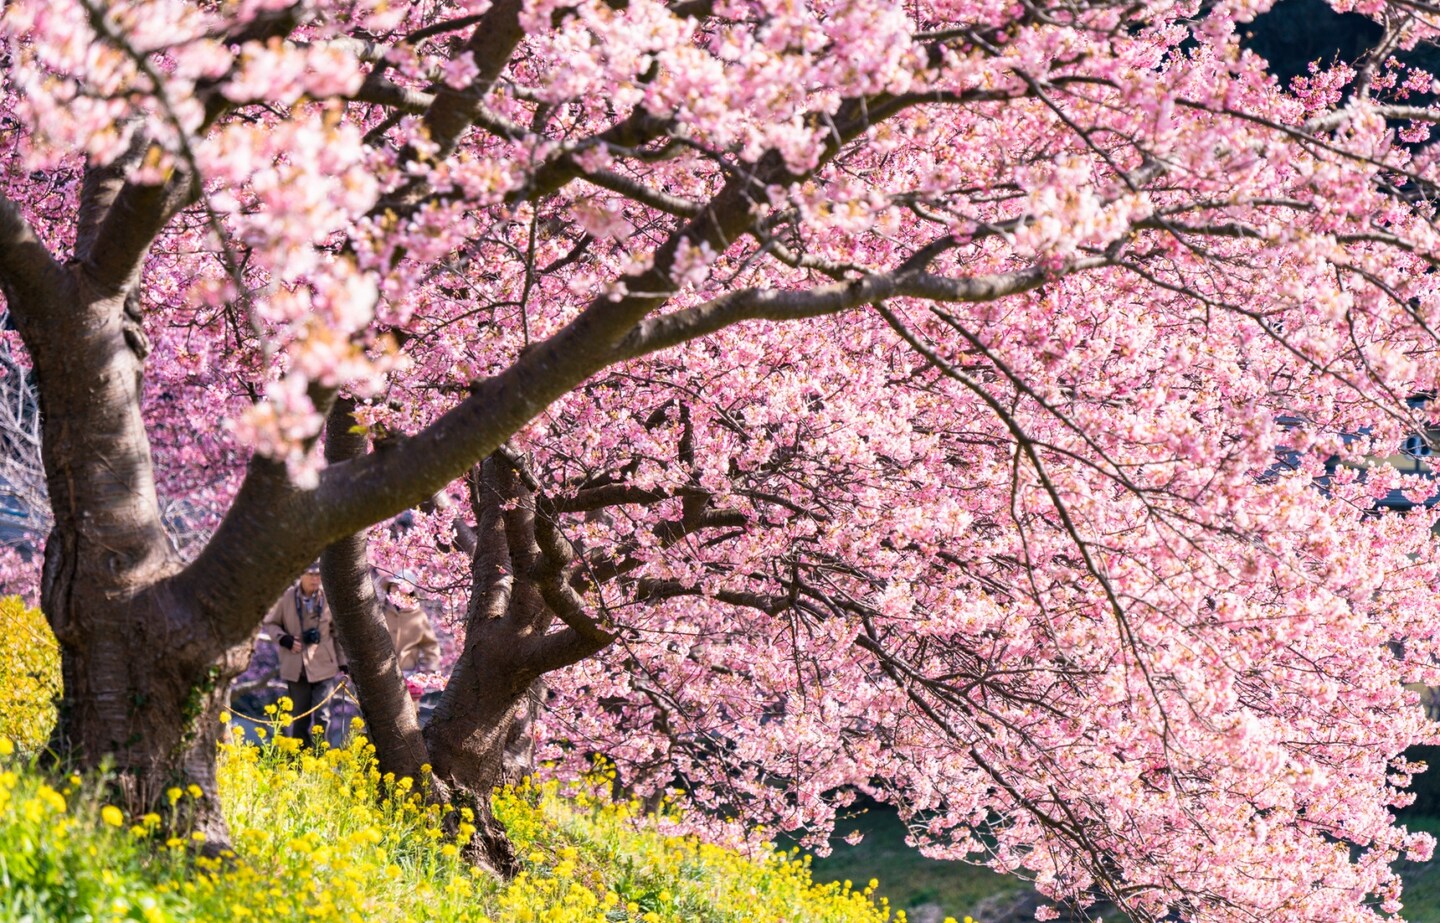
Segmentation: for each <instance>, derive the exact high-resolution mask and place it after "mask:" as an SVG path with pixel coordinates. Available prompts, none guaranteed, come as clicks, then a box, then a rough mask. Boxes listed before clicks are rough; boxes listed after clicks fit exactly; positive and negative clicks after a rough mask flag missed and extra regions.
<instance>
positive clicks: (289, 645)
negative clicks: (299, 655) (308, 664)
mask: <svg viewBox="0 0 1440 923" xmlns="http://www.w3.org/2000/svg"><path fill="white" fill-rule="evenodd" d="M280 646H281V647H283V648H285V649H286V650H290V651H298V650H300V641H299V639H297V638H296V637H295V636H294V635H292V634H290V633H289V632H286V633H285V634H283V635H281V636H280Z"/></svg>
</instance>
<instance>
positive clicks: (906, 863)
mask: <svg viewBox="0 0 1440 923" xmlns="http://www.w3.org/2000/svg"><path fill="white" fill-rule="evenodd" d="M852 830H859V831H860V832H861V833H863V834H864V836H865V838H864V839H863V840H861V841H860V843H859V844H858V845H855V846H851V845H849V844H848V843H845V842H844V840H843V839H842V838H843V837H844V835H845V834H847V833H849V832H850V831H852ZM835 833H836V835H835V838H834V839H833V840H832V842H833V844H834V852H832V853H831V854H830V855H829V856H827V857H826V858H823V859H816V860H814V863H813V865H812V868H813V871H814V875H815V880H816V881H828V882H844V881H846V880H849V881H851V882H854V884H855V886H856V887H861V888H863V887H864V886H865V884H866V883H867V882H868V881H869V880H870V879H872V878H874V879H878V880H879V884H880V886H879V888H877V889H876V894H877V895H879V896H883V897H885V898H888V899H889V901H890V905H891V906H892V907H895V908H896V909H903V910H910V911H913V910H916V909H918V908H920V907H922V906H924V905H927V904H929V905H937V906H938V907H939V908H940V910H941V912H942V913H943V914H945V915H949V916H952V917H955V918H956V919H957V920H963V919H964V918H965V915H966V914H971V913H974V912H975V909H976V907H977V905H978V904H979V903H980V901H981V900H983V899H984V898H987V897H991V896H993V895H997V894H1011V893H1015V892H1017V891H1019V890H1020V889H1021V888H1023V887H1024V883H1023V882H1021V881H1018V880H1017V879H1014V878H1010V877H1007V876H1005V875H1000V874H998V873H996V872H992V871H990V870H989V869H987V868H982V867H977V866H973V865H966V864H964V863H958V862H937V861H934V860H931V859H926V858H925V857H924V856H922V855H920V854H919V853H918V852H916V851H915V850H914V848H912V847H910V846H907V845H905V826H904V824H902V823H901V822H900V818H899V817H898V816H896V814H895V812H894V811H892V810H890V809H888V808H877V809H871V810H868V811H865V812H864V813H861V814H859V815H857V816H855V817H852V818H849V819H847V820H844V821H841V822H840V823H839V824H837V825H836V828H835ZM1436 919H1437V921H1440V917H1437V918H1436Z"/></svg>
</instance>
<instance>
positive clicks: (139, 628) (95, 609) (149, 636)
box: [15, 266, 247, 848]
mask: <svg viewBox="0 0 1440 923" xmlns="http://www.w3.org/2000/svg"><path fill="white" fill-rule="evenodd" d="M54 281H55V283H56V284H55V285H54V287H53V289H52V290H51V291H49V292H47V293H45V295H43V296H41V297H44V300H45V301H47V302H48V303H46V304H43V305H39V306H37V307H39V308H41V310H34V311H30V312H24V313H22V312H15V313H16V315H17V317H19V318H21V324H22V333H23V334H24V335H25V337H26V341H27V344H29V346H30V350H31V354H32V356H33V358H34V362H35V372H36V377H37V380H38V382H39V385H40V388H39V392H40V401H41V411H42V414H43V416H44V443H43V457H44V462H45V474H46V481H47V486H48V489H49V492H50V501H51V507H52V510H53V513H54V519H55V524H54V527H53V530H52V532H51V534H50V537H49V540H48V541H47V543H46V550H45V567H44V574H43V579H42V585H41V607H42V609H43V610H44V611H45V613H46V615H47V616H48V618H49V620H50V624H51V627H52V629H53V630H54V633H55V637H56V638H57V640H58V641H59V642H60V647H61V670H62V675H63V678H64V699H63V701H62V702H61V707H60V711H59V720H58V722H57V725H56V728H55V733H54V737H53V741H52V743H53V749H54V750H55V752H56V754H57V755H58V756H60V757H61V758H63V759H67V760H70V761H73V762H74V763H75V764H76V765H78V766H80V767H84V768H94V767H97V766H99V765H100V764H101V762H102V760H108V761H109V762H110V764H111V765H112V766H113V768H114V769H115V770H116V771H117V778H118V780H119V781H118V783H117V784H118V786H119V787H120V788H121V789H122V791H123V794H124V797H125V798H126V800H127V801H128V802H129V803H130V806H131V807H133V808H136V809H139V808H141V807H150V806H155V805H160V806H165V805H167V804H168V800H167V799H165V797H164V793H165V791H166V790H167V789H168V788H171V787H175V786H178V787H180V788H181V789H188V788H189V786H191V785H197V786H199V788H200V790H201V791H202V793H203V795H202V797H201V798H199V799H187V800H186V801H185V802H184V803H183V804H182V805H181V806H179V807H178V808H177V810H179V811H181V812H183V813H185V814H186V815H187V818H186V819H187V820H193V821H194V823H195V825H196V827H197V829H199V830H200V831H201V832H203V833H204V834H206V837H207V839H208V841H209V842H210V843H211V844H212V845H213V846H214V847H215V848H219V847H221V846H223V845H224V844H225V843H226V841H227V839H228V834H227V831H226V828H225V823H224V819H223V817H222V815H221V812H220V808H219V803H218V801H217V800H216V791H215V743H216V737H217V734H218V728H219V722H218V716H219V711H220V709H221V708H222V707H223V701H224V692H225V689H226V688H227V686H228V683H229V681H230V679H231V678H232V677H233V676H235V675H236V674H238V673H239V672H240V671H241V670H242V669H243V668H244V665H245V661H246V659H247V650H246V649H245V648H243V647H237V646H231V645H225V644H222V643H220V642H219V641H218V640H217V639H216V638H215V637H214V636H213V634H212V633H211V632H209V631H208V630H207V625H206V620H205V614H204V613H202V612H201V611H200V610H199V608H197V606H196V605H195V601H194V600H193V599H192V598H190V597H189V596H188V594H185V593H182V592H176V589H175V587H174V586H172V585H171V582H170V578H171V577H173V575H174V574H175V573H177V572H178V571H179V570H180V562H179V560H178V559H177V558H176V556H175V555H174V552H173V551H172V550H171V546H170V543H169V541H168V539H167V537H166V535H165V531H164V528H163V525H162V522H161V518H160V511H159V504H158V502H157V500H156V493H155V483H154V478H153V473H152V472H153V469H152V463H151V457H150V445H149V441H148V439H147V437H146V433H145V426H144V421H143V419H142V417H141V415H140V389H141V387H142V382H143V372H144V362H145V357H146V354H147V352H148V345H147V343H146V341H145V338H144V334H143V331H141V329H140V327H139V324H138V322H137V318H136V314H135V311H134V307H133V304H130V303H128V302H129V301H130V296H129V295H128V294H127V293H126V292H124V291H113V290H110V289H108V288H106V287H104V286H102V285H100V284H98V283H96V282H95V281H94V280H93V279H92V278H91V276H90V275H89V274H88V273H87V272H85V271H84V269H83V268H82V267H79V266H72V267H67V269H66V270H65V271H64V273H63V275H62V276H59V277H57V278H56V279H55V280H54ZM27 317H28V320H27V319H26V318H27ZM37 318H38V319H39V320H38V321H37V320H36V319H37ZM62 323H63V326H62Z"/></svg>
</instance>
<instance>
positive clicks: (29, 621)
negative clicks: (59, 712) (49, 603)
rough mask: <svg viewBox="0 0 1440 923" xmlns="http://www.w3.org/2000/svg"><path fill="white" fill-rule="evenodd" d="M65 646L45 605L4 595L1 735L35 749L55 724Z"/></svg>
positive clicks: (0, 638) (0, 636) (0, 617)
mask: <svg viewBox="0 0 1440 923" xmlns="http://www.w3.org/2000/svg"><path fill="white" fill-rule="evenodd" d="M59 695H60V648H59V646H58V645H57V644H56V643H55V636H54V635H53V634H51V633H50V626H49V625H48V624H46V622H45V616H43V615H41V614H40V610H39V609H30V608H27V607H26V606H25V603H24V602H23V601H21V599H20V597H18V596H5V597H0V737H4V738H7V739H9V740H10V741H12V745H13V744H19V746H20V747H21V749H24V750H34V749H36V748H37V747H39V746H41V745H42V744H44V743H45V738H46V737H47V736H48V735H49V733H50V727H51V726H52V725H53V724H54V723H55V699H56V698H57V697H59Z"/></svg>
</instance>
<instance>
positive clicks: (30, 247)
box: [0, 193, 64, 319]
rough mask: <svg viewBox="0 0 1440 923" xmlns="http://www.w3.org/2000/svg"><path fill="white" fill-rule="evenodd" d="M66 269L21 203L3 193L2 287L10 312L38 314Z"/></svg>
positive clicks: (0, 226) (0, 231) (0, 232)
mask: <svg viewBox="0 0 1440 923" xmlns="http://www.w3.org/2000/svg"><path fill="white" fill-rule="evenodd" d="M63 273H64V270H63V269H62V268H61V266H60V264H59V263H57V262H55V258H54V257H53V256H51V255H50V251H49V249H48V248H46V246H45V244H44V243H42V242H41V240H40V238H39V237H38V236H37V235H36V234H35V229H34V228H32V227H30V222H28V221H26V220H25V216H24V215H22V214H21V213H20V207H19V206H18V205H16V204H15V203H14V202H13V201H11V200H10V199H9V198H7V197H6V196H5V195H4V194H3V193H0V288H3V289H4V291H5V293H6V295H7V296H8V297H7V302H8V305H9V308H10V311H11V313H13V314H14V315H15V316H16V317H17V318H25V319H30V318H33V317H36V316H38V313H39V312H40V311H41V310H43V307H44V305H43V303H44V302H45V301H48V300H49V299H48V298H46V297H45V296H46V295H48V294H50V293H52V292H54V291H55V290H56V288H57V287H58V285H59V281H60V277H61V276H62V274H63Z"/></svg>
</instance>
